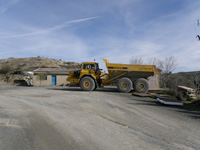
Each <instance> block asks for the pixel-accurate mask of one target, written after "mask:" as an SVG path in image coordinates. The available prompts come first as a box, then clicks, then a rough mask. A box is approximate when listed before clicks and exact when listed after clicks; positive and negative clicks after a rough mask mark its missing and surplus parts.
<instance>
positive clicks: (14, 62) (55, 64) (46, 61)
mask: <svg viewBox="0 0 200 150" xmlns="http://www.w3.org/2000/svg"><path fill="white" fill-rule="evenodd" d="M3 66H9V67H10V73H11V72H13V71H15V70H17V71H33V70H35V69H37V68H66V69H72V68H79V67H80V64H79V63H76V62H66V61H62V60H58V59H51V58H45V57H39V56H38V57H28V58H8V59H0V69H1V68H2V67H3Z"/></svg>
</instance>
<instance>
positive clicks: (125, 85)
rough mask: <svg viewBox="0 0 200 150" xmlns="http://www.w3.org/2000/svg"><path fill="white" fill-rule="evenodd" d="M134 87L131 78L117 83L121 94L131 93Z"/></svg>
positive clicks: (122, 79)
mask: <svg viewBox="0 0 200 150" xmlns="http://www.w3.org/2000/svg"><path fill="white" fill-rule="evenodd" d="M132 86H133V83H132V81H131V80H130V79H129V78H121V79H120V80H119V81H118V82H117V89H118V90H119V91H120V92H125V93H128V92H130V91H131V89H132Z"/></svg>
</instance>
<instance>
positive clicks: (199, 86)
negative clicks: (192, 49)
mask: <svg viewBox="0 0 200 150" xmlns="http://www.w3.org/2000/svg"><path fill="white" fill-rule="evenodd" d="M192 81H193V83H194V85H195V87H196V94H199V92H200V73H198V72H194V73H192Z"/></svg>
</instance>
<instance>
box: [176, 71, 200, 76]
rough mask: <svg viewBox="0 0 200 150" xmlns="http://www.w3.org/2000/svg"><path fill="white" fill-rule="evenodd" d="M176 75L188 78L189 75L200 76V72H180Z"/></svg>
mask: <svg viewBox="0 0 200 150" xmlns="http://www.w3.org/2000/svg"><path fill="white" fill-rule="evenodd" d="M175 74H177V75H181V76H188V75H192V74H200V71H190V72H178V73H175Z"/></svg>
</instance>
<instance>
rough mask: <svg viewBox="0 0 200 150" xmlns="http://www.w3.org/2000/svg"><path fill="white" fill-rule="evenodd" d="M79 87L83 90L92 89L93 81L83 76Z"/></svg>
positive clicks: (93, 86)
mask: <svg viewBox="0 0 200 150" xmlns="http://www.w3.org/2000/svg"><path fill="white" fill-rule="evenodd" d="M80 87H81V89H82V90H84V91H92V90H94V88H95V82H94V80H93V79H92V78H90V77H84V78H82V79H81V81H80Z"/></svg>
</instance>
